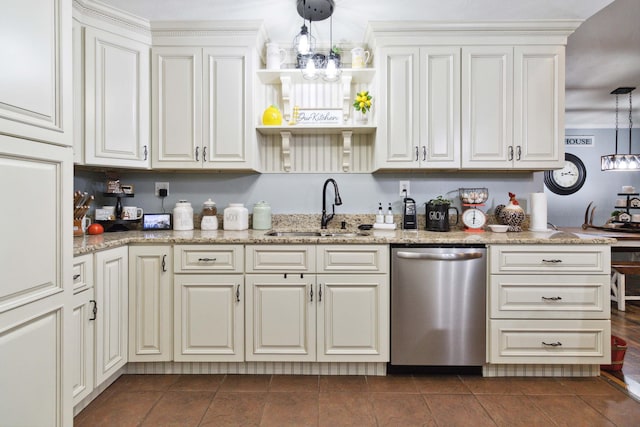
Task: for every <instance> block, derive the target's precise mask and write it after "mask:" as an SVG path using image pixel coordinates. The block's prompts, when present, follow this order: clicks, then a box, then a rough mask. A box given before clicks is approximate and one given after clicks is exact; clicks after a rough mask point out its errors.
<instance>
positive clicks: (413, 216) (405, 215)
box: [402, 197, 418, 230]
mask: <svg viewBox="0 0 640 427" xmlns="http://www.w3.org/2000/svg"><path fill="white" fill-rule="evenodd" d="M417 228H418V214H417V212H416V201H415V200H413V199H412V198H410V197H405V198H404V209H403V211H402V229H403V230H416V229H417Z"/></svg>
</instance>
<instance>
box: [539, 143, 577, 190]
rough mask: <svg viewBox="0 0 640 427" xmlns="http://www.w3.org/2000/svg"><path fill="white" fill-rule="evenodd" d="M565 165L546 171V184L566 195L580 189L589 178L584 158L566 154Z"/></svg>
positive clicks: (550, 188) (549, 187)
mask: <svg viewBox="0 0 640 427" xmlns="http://www.w3.org/2000/svg"><path fill="white" fill-rule="evenodd" d="M564 160H565V163H564V167H563V168H562V169H558V170H548V171H545V172H544V184H545V185H546V186H547V188H548V189H549V190H551V191H553V192H554V193H556V194H560V195H561V196H566V195H569V194H573V193H575V192H576V191H578V190H579V189H580V188H582V186H583V185H584V182H585V181H586V179H587V169H586V168H585V167H584V163H582V160H580V159H579V158H578V156H575V155H573V154H570V153H566V154H565V155H564Z"/></svg>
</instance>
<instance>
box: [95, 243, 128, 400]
mask: <svg viewBox="0 0 640 427" xmlns="http://www.w3.org/2000/svg"><path fill="white" fill-rule="evenodd" d="M127 265H128V257H127V248H126V247H120V248H116V249H109V250H106V251H103V252H98V253H96V255H95V272H96V282H95V297H96V298H95V299H96V303H97V305H98V312H97V319H96V322H97V323H96V348H95V357H96V359H95V362H96V363H95V374H96V377H95V384H96V387H98V386H99V385H100V384H102V382H103V381H104V380H106V379H107V378H109V377H110V376H111V375H113V374H114V373H115V372H117V371H118V369H120V368H121V367H123V366H124V365H125V364H126V363H127V332H128V327H127V316H128V311H127V303H128V277H129V276H128V271H129V270H128V268H127Z"/></svg>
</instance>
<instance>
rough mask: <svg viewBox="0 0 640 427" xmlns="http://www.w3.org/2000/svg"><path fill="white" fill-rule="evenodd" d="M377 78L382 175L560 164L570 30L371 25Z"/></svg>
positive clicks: (565, 25) (533, 25)
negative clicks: (403, 28)
mask: <svg viewBox="0 0 640 427" xmlns="http://www.w3.org/2000/svg"><path fill="white" fill-rule="evenodd" d="M369 26H370V30H371V31H370V34H369V36H370V38H371V40H367V42H368V43H369V44H370V45H373V46H376V49H375V53H376V54H375V58H376V59H375V60H376V61H377V64H378V65H377V66H376V67H377V68H378V69H379V73H378V75H379V77H380V80H379V82H378V90H379V92H380V94H379V95H378V99H379V101H380V102H379V103H378V107H377V108H378V109H379V112H380V113H381V114H382V120H380V123H379V125H378V133H377V137H376V153H375V154H376V159H375V164H376V168H377V169H407V168H409V169H419V168H420V169H421V168H438V169H465V170H472V169H476V170H487V169H495V170H512V169H523V170H543V169H553V168H559V167H561V166H562V164H563V162H564V144H563V136H564V84H565V83H564V68H565V63H564V61H565V46H566V44H567V37H568V36H569V35H570V34H571V33H572V32H573V31H574V30H575V29H576V27H577V23H576V22H574V21H548V22H545V21H537V22H533V21H532V22H524V21H520V22H510V23H501V24H497V23H494V24H482V23H478V24H468V25H467V24H456V23H446V24H438V25H434V24H433V23H420V22H418V23H413V24H412V31H411V33H410V34H409V33H408V32H407V31H401V30H399V28H398V25H397V23H392V22H376V23H369Z"/></svg>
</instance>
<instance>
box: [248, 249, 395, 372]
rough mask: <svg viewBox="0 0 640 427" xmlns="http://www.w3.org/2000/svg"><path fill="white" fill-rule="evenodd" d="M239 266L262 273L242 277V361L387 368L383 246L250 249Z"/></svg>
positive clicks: (386, 281)
mask: <svg viewBox="0 0 640 427" xmlns="http://www.w3.org/2000/svg"><path fill="white" fill-rule="evenodd" d="M315 254H317V257H314V255H315ZM288 255H291V256H288ZM246 259H247V271H253V272H256V273H257V272H259V271H266V272H268V273H269V274H247V275H246V285H247V293H246V295H247V296H246V298H247V301H246V312H247V313H246V353H247V354H246V360H247V361H310V362H314V361H318V362H385V361H388V360H389V342H388V341H389V337H388V335H389V278H388V271H389V270H388V263H389V257H388V247H387V246H384V245H379V246H378V245H326V246H325V245H318V246H309V245H279V246H273V245H272V246H264V245H256V246H247V256H246ZM257 260H262V262H257ZM279 262H280V263H281V272H279V273H274V270H277V264H278V263H279ZM292 269H293V271H292ZM363 272H369V273H372V274H362V273H363ZM316 273H320V274H316ZM332 273H333V274H332Z"/></svg>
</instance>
